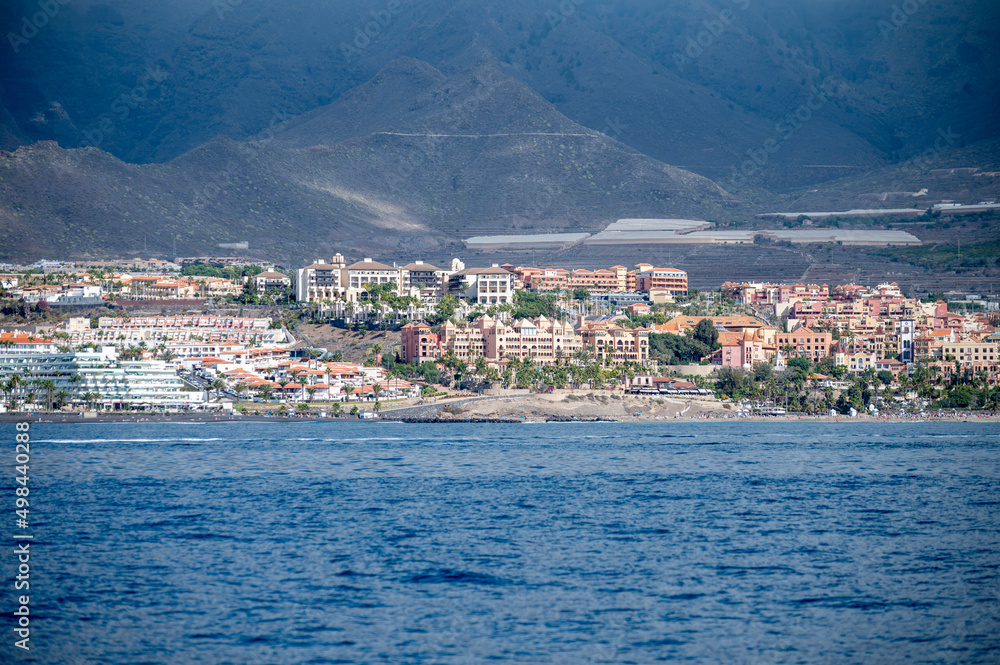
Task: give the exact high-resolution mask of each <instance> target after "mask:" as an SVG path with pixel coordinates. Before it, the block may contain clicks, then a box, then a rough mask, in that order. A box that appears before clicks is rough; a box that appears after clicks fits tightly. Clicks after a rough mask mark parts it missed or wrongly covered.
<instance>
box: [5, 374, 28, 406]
mask: <svg viewBox="0 0 1000 665" xmlns="http://www.w3.org/2000/svg"><path fill="white" fill-rule="evenodd" d="M22 383H24V381H22V380H21V375H20V374H13V375H11V377H10V379H9V380H8V381H7V392H9V393H10V399H11V403H12V404H13V405H14V409H13V410H14V411H17V399H18V396H17V393H18V391H19V388H20V386H21V384H22Z"/></svg>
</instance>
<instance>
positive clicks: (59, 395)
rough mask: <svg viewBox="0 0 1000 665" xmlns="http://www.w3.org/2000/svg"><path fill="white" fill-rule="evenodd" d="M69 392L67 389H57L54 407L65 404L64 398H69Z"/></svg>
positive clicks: (61, 406)
mask: <svg viewBox="0 0 1000 665" xmlns="http://www.w3.org/2000/svg"><path fill="white" fill-rule="evenodd" d="M69 396H70V392H69V391H68V390H57V391H56V394H55V402H56V408H59V409H61V408H63V406H64V405H65V404H66V400H68V399H69Z"/></svg>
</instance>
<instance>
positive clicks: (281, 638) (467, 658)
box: [0, 422, 1000, 665]
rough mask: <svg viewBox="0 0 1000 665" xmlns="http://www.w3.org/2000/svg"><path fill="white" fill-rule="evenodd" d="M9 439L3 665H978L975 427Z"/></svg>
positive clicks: (988, 639)
mask: <svg viewBox="0 0 1000 665" xmlns="http://www.w3.org/2000/svg"><path fill="white" fill-rule="evenodd" d="M4 430H5V431H8V432H9V436H8V440H9V441H10V445H9V447H8V448H9V451H10V452H9V454H8V457H9V464H8V466H7V469H8V471H7V472H5V473H4V474H3V478H2V479H0V486H2V488H3V489H2V492H0V496H2V497H5V498H3V499H0V505H6V506H8V507H9V510H8V513H10V514H9V515H8V522H7V524H6V526H5V528H4V533H5V535H4V539H5V540H6V541H7V543H8V545H10V544H11V543H13V542H14V541H13V540H11V534H12V533H13V526H14V525H13V521H14V516H13V510H14V506H13V488H14V487H15V485H14V482H13V468H12V467H13V438H14V428H13V426H12V425H8V426H5V427H4ZM31 437H32V441H33V442H32V444H31V474H30V487H31V494H30V496H31V518H32V519H31V521H32V528H31V532H32V533H33V534H34V535H35V539H36V540H35V542H34V544H33V545H32V548H33V554H32V559H31V590H30V595H31V604H32V613H33V614H32V624H31V625H32V636H31V646H32V648H31V651H30V652H24V651H22V650H19V649H15V648H14V646H13V642H14V639H15V638H14V636H13V631H12V628H13V625H14V620H13V617H12V612H13V610H14V609H15V606H14V598H15V592H14V591H13V576H14V574H15V565H16V562H15V557H14V555H13V554H12V553H11V552H12V547H10V546H8V547H4V548H3V551H4V552H6V554H2V555H0V573H2V577H4V578H5V581H4V589H5V591H4V593H3V594H0V599H2V601H3V603H4V607H3V608H2V613H3V616H4V617H5V618H4V619H2V620H0V621H2V622H3V625H4V629H3V632H2V635H3V638H2V639H3V641H2V644H0V662H3V663H45V664H60V665H71V664H75V663H101V664H119V663H120V664H122V665H125V664H128V665H137V664H142V663H169V664H177V663H212V664H216V663H233V664H239V665H264V664H271V663H296V664H298V663H391V664H394V665H396V664H400V663H427V664H431V663H434V664H439V663H440V664H449V663H573V664H576V663H654V662H667V661H689V662H696V663H769V664H770V663H810V664H812V663H865V664H872V663H900V662H906V663H998V662H1000V570H998V567H1000V516H998V515H1000V514H998V506H1000V429H998V428H997V426H996V425H995V424H986V423H930V424H928V423H878V424H872V423H867V424H862V423H764V424H762V423H747V422H738V423H688V424H666V423H664V424H630V423H626V424H617V423H589V424H582V423H539V424H493V425H490V424H440V425H439V424H395V423H359V422H354V423H345V422H330V423H248V422H241V423H207V424H135V423H118V424H86V425H60V424H38V425H33V426H32V429H31Z"/></svg>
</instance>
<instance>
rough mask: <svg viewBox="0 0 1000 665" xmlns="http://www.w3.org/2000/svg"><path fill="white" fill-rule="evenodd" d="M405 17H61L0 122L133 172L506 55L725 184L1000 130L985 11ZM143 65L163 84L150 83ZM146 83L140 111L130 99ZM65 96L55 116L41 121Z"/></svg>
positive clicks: (524, 71)
mask: <svg viewBox="0 0 1000 665" xmlns="http://www.w3.org/2000/svg"><path fill="white" fill-rule="evenodd" d="M392 6H393V11H390V10H389V9H388V7H389V3H386V2H382V1H381V0H339V1H338V2H336V3H329V2H321V1H320V0H286V1H283V2H281V3H277V2H274V1H273V0H242V1H234V0H220V2H216V3H204V2H201V1H199V0H177V1H176V2H171V3H169V5H163V6H160V5H152V4H150V3H147V2H142V1H140V0H90V1H83V2H73V3H69V4H67V5H62V6H61V8H60V10H59V14H58V15H57V16H56V17H54V18H53V19H52V21H51V22H50V23H49V25H47V26H46V27H45V29H44V30H40V31H38V35H37V36H36V37H34V38H33V39H31V40H30V42H29V43H28V44H27V45H24V46H23V47H22V48H20V49H19V52H18V53H16V54H15V53H13V52H12V51H11V50H4V51H3V52H2V53H0V65H2V67H0V103H2V104H3V106H4V107H5V108H6V109H7V110H8V111H9V113H10V116H11V118H13V120H14V127H11V126H10V123H9V121H4V119H3V118H0V123H2V124H0V127H6V128H7V130H8V131H7V133H8V134H14V135H16V134H18V133H20V134H21V135H23V137H26V138H27V139H28V140H29V141H33V140H41V139H49V140H56V141H58V142H59V144H60V145H61V146H63V147H76V146H78V145H81V144H87V145H92V144H94V141H89V142H88V137H90V138H91V139H93V138H100V141H99V142H98V143H99V147H101V148H102V149H105V150H107V151H109V152H111V153H112V154H114V155H115V156H117V157H119V158H121V159H124V160H126V161H129V162H140V163H141V162H164V161H168V160H170V159H173V158H175V157H177V156H179V155H181V154H183V153H184V152H186V151H188V150H191V149H194V148H196V147H197V146H198V145H200V144H202V143H204V142H206V141H208V140H210V139H211V138H213V137H215V136H218V135H225V136H228V137H230V138H232V139H234V140H243V139H246V138H248V137H251V136H254V135H257V134H260V133H261V132H264V131H266V130H267V129H268V128H269V127H272V126H273V125H275V124H277V123H280V122H284V121H286V120H288V119H290V118H293V117H297V116H299V115H301V114H303V113H307V112H309V111H312V110H315V109H318V108H320V107H322V106H325V105H328V104H330V103H331V102H333V101H335V100H338V99H339V98H340V97H341V96H342V95H345V94H346V93H348V91H351V90H353V89H354V88H356V87H357V86H359V85H362V84H364V83H365V82H366V81H369V80H370V79H371V78H372V77H373V76H375V75H376V74H377V73H378V72H379V71H380V70H382V69H383V68H384V67H385V66H386V65H388V64H389V63H391V62H393V61H394V60H396V59H398V58H401V57H411V58H414V59H417V60H420V61H423V62H426V63H428V64H429V65H431V66H432V67H434V68H436V69H438V70H440V71H441V72H443V73H445V74H446V75H448V76H452V75H454V74H456V73H458V72H460V71H465V70H467V69H468V68H469V67H472V66H475V65H476V64H477V63H481V62H484V61H487V62H492V63H493V64H494V65H495V66H497V67H498V68H500V69H501V70H502V71H503V73H504V74H506V75H508V76H510V77H512V78H515V79H517V80H519V81H521V82H522V83H524V84H525V85H527V86H528V87H529V88H530V89H532V90H534V91H535V92H537V93H538V94H539V95H540V96H541V97H543V98H544V99H546V100H547V101H549V102H551V103H552V104H554V105H555V106H556V108H557V109H558V110H559V111H560V112H561V113H563V114H564V115H566V116H567V117H568V118H570V119H571V120H572V121H574V122H576V123H577V124H580V125H582V126H584V127H587V128H589V129H592V130H596V131H602V132H607V131H609V128H611V129H610V131H612V132H613V133H614V138H616V139H617V140H619V141H620V142H622V143H624V144H625V145H628V146H630V147H632V148H633V149H636V150H639V151H641V152H643V153H645V154H647V155H649V156H651V157H654V158H656V159H658V160H660V161H663V162H665V163H670V164H675V165H678V166H681V167H684V168H687V169H689V170H693V171H695V172H697V173H700V174H701V175H705V176H707V177H710V178H712V179H715V180H717V181H722V180H726V179H731V178H732V175H733V173H734V170H736V169H738V168H739V167H740V166H741V165H742V164H743V163H744V162H745V160H746V159H747V158H748V156H747V151H748V150H749V151H754V150H758V149H760V148H761V146H762V145H764V144H765V142H767V141H768V140H769V139H777V138H780V139H781V143H780V150H777V151H776V152H773V153H771V154H769V157H768V163H767V164H766V165H765V166H764V168H760V169H758V171H757V172H756V173H755V174H754V177H753V178H752V179H751V183H750V184H751V185H752V186H753V187H763V188H765V189H767V190H788V189H790V188H794V187H797V186H800V185H804V184H809V183H815V182H822V181H826V180H831V179H835V178H838V177H840V176H842V175H844V173H845V170H849V171H851V172H853V173H859V172H862V171H864V170H867V169H870V168H878V167H881V166H884V165H886V164H891V163H893V162H896V161H899V160H903V159H906V158H909V157H911V156H913V155H915V154H919V153H920V152H922V151H923V150H925V149H926V148H927V147H928V145H927V144H928V141H931V142H932V141H933V136H934V134H935V132H936V131H937V129H938V128H939V127H948V126H951V127H953V129H954V131H955V132H957V133H959V134H961V135H962V136H963V140H964V141H965V142H966V143H968V144H971V143H974V142H977V141H980V140H984V139H989V138H995V137H996V136H997V135H998V131H1000V130H998V127H997V125H996V123H995V122H994V119H995V118H996V117H997V115H998V112H1000V96H998V93H997V91H998V90H1000V86H998V85H997V84H998V83H1000V68H998V66H997V63H998V62H1000V34H998V31H1000V5H997V4H996V3H993V2H990V1H989V0H955V1H954V2H948V3H923V2H921V3H917V5H913V6H912V7H911V5H910V4H907V5H906V10H907V11H904V10H902V9H899V11H895V10H894V7H896V8H899V7H902V4H899V3H897V4H896V5H893V4H888V5H884V6H883V5H882V4H877V3H870V2H864V1H862V0H837V1H834V0H811V1H810V2H805V3H789V2H787V0H753V1H752V2H751V1H749V0H677V1H675V2H671V3H668V4H665V3H662V2H655V1H653V0H618V1H617V2H613V3H590V2H579V1H576V0H574V1H570V0H567V1H566V2H563V3H553V5H552V6H551V7H550V6H548V5H545V4H539V3H537V2H535V0H475V1H473V0H433V1H431V0H428V1H424V2H417V1H416V0H396V2H394V3H392ZM911 9H912V11H909V10H911ZM34 11H37V7H36V6H35V4H34V3H32V2H30V1H29V0H12V1H11V2H10V3H5V7H4V8H3V9H0V18H3V19H5V21H6V23H5V24H8V25H18V24H19V22H20V20H21V18H22V17H23V16H25V15H30V14H31V13H32V12H34ZM887 26H888V27H887ZM366 30H367V31H368V33H370V35H371V36H368V35H366V34H365V31H366ZM151 71H152V72H154V73H156V72H159V73H160V75H161V77H162V78H161V79H160V80H157V81H155V85H149V81H148V77H149V73H150V72H151ZM137 88H138V93H139V94H138V95H137V96H133V97H131V98H130V99H131V101H130V102H129V103H128V105H127V109H128V113H127V114H126V113H125V108H123V107H122V106H121V103H120V100H121V99H122V96H123V95H125V96H126V97H127V98H129V96H130V95H133V93H135V92H137ZM814 88H819V89H829V90H831V91H835V94H831V95H829V96H828V97H827V98H826V99H825V100H824V101H823V102H822V103H821V104H819V108H816V109H808V110H803V111H801V113H803V114H808V115H809V120H808V121H807V122H805V123H803V124H802V125H801V126H797V127H796V128H795V131H793V132H792V133H791V135H790V136H787V137H786V136H785V134H786V133H787V132H785V131H783V130H781V129H778V127H779V125H780V123H781V122H782V120H783V118H786V116H788V115H789V114H794V113H796V112H797V111H799V110H800V109H801V108H802V107H803V105H807V104H810V99H811V97H812V95H813V92H812V91H813V89H814ZM116 101H118V102H119V104H118V105H117V106H114V105H115V103H116ZM55 104H58V105H59V107H60V108H61V109H62V110H63V111H64V113H65V119H64V121H62V122H50V121H48V120H47V119H46V115H47V114H49V115H51V110H52V109H53V108H54V105H55ZM812 104H813V105H814V106H816V105H817V104H816V101H815V100H813V101H812ZM113 106H114V108H115V109H116V110H112V107H113ZM0 115H2V114H0ZM123 116H124V117H123ZM109 120H110V121H112V122H113V127H111V128H110V130H109V131H106V132H100V133H99V134H98V132H97V129H98V128H99V127H101V123H102V121H103V122H104V125H105V126H107V122H108V121H109ZM14 129H16V130H17V131H13V130H14ZM834 167H835V168H834Z"/></svg>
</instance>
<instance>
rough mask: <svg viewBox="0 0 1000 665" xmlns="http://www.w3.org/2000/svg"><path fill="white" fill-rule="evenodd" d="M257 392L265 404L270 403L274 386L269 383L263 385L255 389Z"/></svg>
mask: <svg viewBox="0 0 1000 665" xmlns="http://www.w3.org/2000/svg"><path fill="white" fill-rule="evenodd" d="M257 392H258V393H260V396H261V397H262V398H263V399H264V401H265V402H270V401H271V395H273V394H274V386H272V385H271V384H270V383H265V384H264V385H262V386H260V387H259V388H257Z"/></svg>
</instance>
